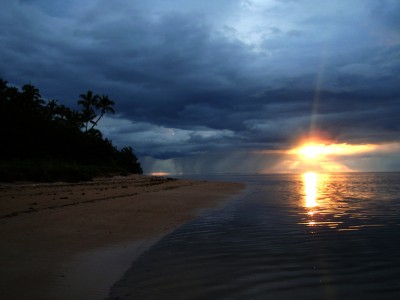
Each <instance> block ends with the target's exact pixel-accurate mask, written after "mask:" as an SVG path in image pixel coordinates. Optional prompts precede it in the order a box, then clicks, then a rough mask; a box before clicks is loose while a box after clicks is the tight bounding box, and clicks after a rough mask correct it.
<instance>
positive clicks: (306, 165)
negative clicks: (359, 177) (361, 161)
mask: <svg viewBox="0 0 400 300" xmlns="http://www.w3.org/2000/svg"><path fill="white" fill-rule="evenodd" d="M376 148H377V145H373V144H364V145H352V144H347V143H340V144H336V143H328V142H320V141H318V142H315V141H306V142H303V143H302V144H300V145H298V146H297V147H295V148H293V149H291V150H289V151H287V152H286V153H287V154H289V155H294V156H295V158H294V161H297V166H298V167H297V168H299V170H300V171H303V172H305V171H318V172H351V171H353V170H352V169H350V168H349V167H348V166H346V165H344V164H343V163H340V161H341V159H339V157H343V156H351V155H357V154H361V153H366V152H372V151H374V150H375V149H376Z"/></svg>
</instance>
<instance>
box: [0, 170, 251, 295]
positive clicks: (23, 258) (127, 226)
mask: <svg viewBox="0 0 400 300" xmlns="http://www.w3.org/2000/svg"><path fill="white" fill-rule="evenodd" d="M243 187H244V186H243V185H241V184H237V183H224V182H205V181H191V180H174V179H169V178H163V177H149V176H141V175H134V176H129V177H113V178H106V179H97V180H94V181H92V182H84V183H52V184H43V183H39V184H37V183H35V184H34V183H20V184H0V236H1V245H0V257H1V261H0V266H1V267H0V282H1V285H0V296H1V298H2V299H102V298H104V297H106V296H107V294H108V289H109V288H110V287H111V285H112V284H113V283H114V282H115V281H116V280H118V279H119V278H120V277H121V276H122V275H123V273H124V272H125V270H127V269H128V268H129V266H130V263H131V262H132V261H133V260H134V259H135V257H137V256H139V255H140V254H141V253H143V252H144V251H145V250H146V249H148V248H149V247H150V246H151V245H153V244H154V243H155V242H157V240H159V239H160V238H161V237H162V236H164V235H165V234H167V233H169V232H171V231H172V230H173V229H175V228H177V227H178V226H180V225H182V224H184V223H186V222H188V221H190V220H192V219H194V218H196V217H197V216H198V215H199V214H201V213H202V212H204V211H205V210H208V209H213V208H217V207H220V206H221V205H223V204H224V203H226V200H228V199H230V198H232V197H233V196H234V195H235V194H237V193H239V192H240V191H241V190H242V189H243Z"/></svg>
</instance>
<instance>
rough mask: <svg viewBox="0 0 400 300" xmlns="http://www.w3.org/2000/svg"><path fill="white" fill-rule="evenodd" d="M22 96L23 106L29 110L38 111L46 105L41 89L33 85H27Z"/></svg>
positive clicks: (23, 88)
mask: <svg viewBox="0 0 400 300" xmlns="http://www.w3.org/2000/svg"><path fill="white" fill-rule="evenodd" d="M20 95H21V98H20V101H21V103H20V104H21V106H22V107H23V108H26V109H28V110H38V109H39V108H41V107H42V105H43V104H44V101H43V100H42V96H41V95H40V92H39V89H37V88H35V87H34V86H33V85H32V84H25V85H24V86H23V87H22V93H21V94H20Z"/></svg>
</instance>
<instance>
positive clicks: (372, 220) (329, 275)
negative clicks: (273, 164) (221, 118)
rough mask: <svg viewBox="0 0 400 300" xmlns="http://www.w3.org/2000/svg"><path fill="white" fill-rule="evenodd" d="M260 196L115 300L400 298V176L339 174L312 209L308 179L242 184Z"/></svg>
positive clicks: (173, 251)
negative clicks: (399, 232)
mask: <svg viewBox="0 0 400 300" xmlns="http://www.w3.org/2000/svg"><path fill="white" fill-rule="evenodd" d="M239 179H240V180H242V181H244V182H247V183H248V185H249V186H250V188H251V190H252V192H251V193H248V194H247V196H245V197H243V198H242V199H239V200H237V201H234V202H232V203H231V204H230V205H229V206H227V207H226V208H225V209H224V210H222V211H219V212H217V213H214V214H211V215H208V216H205V217H202V218H200V219H198V220H195V221H193V222H191V223H189V224H186V225H185V226H183V227H181V228H180V229H178V230H176V231H175V232H173V233H172V234H170V235H169V236H167V237H165V238H164V239H163V240H161V241H160V242H159V243H158V244H156V245H155V246H154V247H152V248H151V249H150V250H149V251H147V252H146V253H145V255H143V256H141V257H140V258H139V259H138V260H137V261H136V262H135V263H134V264H133V265H132V267H131V269H130V270H129V271H128V272H127V273H126V275H125V277H124V278H122V279H121V280H120V281H119V282H118V283H116V284H115V285H114V287H113V289H112V292H111V296H110V298H111V299H116V298H117V297H119V299H266V297H267V296H268V298H270V299H293V298H302V299H303V298H304V299H356V298H357V299H400V254H399V253H400V235H399V234H398V230H399V224H400V218H399V217H400V199H399V194H400V193H399V192H400V175H399V174H396V173H394V174H384V173H377V174H374V173H368V174H351V175H348V174H335V175H333V174H330V175H324V176H322V179H321V180H320V181H319V182H318V185H317V189H318V190H317V191H315V192H316V199H315V201H316V204H315V206H313V207H305V205H304V203H305V202H304V197H306V196H307V195H306V194H305V191H304V186H305V183H304V182H303V181H302V179H301V176H300V175H275V176H272V175H268V176H262V175H259V176H251V177H249V178H246V177H245V176H243V177H240V178H239V177H238V178H236V181H238V180H239Z"/></svg>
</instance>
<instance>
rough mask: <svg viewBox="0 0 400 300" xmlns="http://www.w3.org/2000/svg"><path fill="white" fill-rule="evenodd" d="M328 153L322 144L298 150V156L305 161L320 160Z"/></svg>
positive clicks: (308, 145) (309, 145) (302, 147)
mask: <svg viewBox="0 0 400 300" xmlns="http://www.w3.org/2000/svg"><path fill="white" fill-rule="evenodd" d="M328 153H329V151H328V150H327V148H326V147H325V145H322V144H319V145H318V144H306V145H304V146H301V147H300V148H299V149H298V154H299V155H301V156H302V158H303V159H305V160H318V159H319V158H321V157H322V156H324V155H326V154H328Z"/></svg>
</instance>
